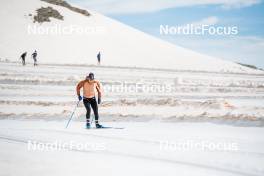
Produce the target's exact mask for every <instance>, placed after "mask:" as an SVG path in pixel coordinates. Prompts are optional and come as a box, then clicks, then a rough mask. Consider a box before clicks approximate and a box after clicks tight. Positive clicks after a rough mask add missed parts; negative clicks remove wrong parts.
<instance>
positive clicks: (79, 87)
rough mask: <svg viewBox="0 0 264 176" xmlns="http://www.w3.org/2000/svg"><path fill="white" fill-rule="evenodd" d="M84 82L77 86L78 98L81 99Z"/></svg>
mask: <svg viewBox="0 0 264 176" xmlns="http://www.w3.org/2000/svg"><path fill="white" fill-rule="evenodd" d="M83 84H84V81H81V82H79V83H78V84H77V86H76V93H77V95H78V98H79V100H80V101H81V100H82V97H81V93H80V91H81V88H82V87H83Z"/></svg>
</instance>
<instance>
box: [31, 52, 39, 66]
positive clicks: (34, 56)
mask: <svg viewBox="0 0 264 176" xmlns="http://www.w3.org/2000/svg"><path fill="white" fill-rule="evenodd" d="M31 56H32V58H33V60H34V66H37V65H38V64H37V56H38V53H37V51H36V50H35V51H34V53H32V55H31Z"/></svg>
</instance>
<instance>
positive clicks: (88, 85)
mask: <svg viewBox="0 0 264 176" xmlns="http://www.w3.org/2000/svg"><path fill="white" fill-rule="evenodd" d="M81 88H83V97H82V96H81V94H80V90H81ZM96 91H97V92H98V104H100V103H101V94H102V93H101V86H100V82H99V81H97V80H95V79H94V74H93V73H89V75H88V76H87V77H86V79H85V80H83V81H80V82H79V83H78V85H77V87H76V92H77V95H78V98H79V101H81V100H83V104H84V106H85V108H86V111H87V112H86V128H87V129H89V128H91V121H90V113H91V107H92V109H93V112H94V116H95V124H96V128H103V126H102V125H100V124H99V114H98V105H97V101H96V98H95V94H96Z"/></svg>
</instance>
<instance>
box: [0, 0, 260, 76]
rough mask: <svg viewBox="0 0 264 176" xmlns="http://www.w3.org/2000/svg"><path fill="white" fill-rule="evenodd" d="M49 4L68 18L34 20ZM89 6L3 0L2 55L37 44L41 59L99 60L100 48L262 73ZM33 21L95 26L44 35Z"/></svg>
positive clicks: (135, 58)
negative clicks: (72, 8)
mask: <svg viewBox="0 0 264 176" xmlns="http://www.w3.org/2000/svg"><path fill="white" fill-rule="evenodd" d="M48 6H50V7H53V8H54V9H56V10H58V11H59V12H60V13H61V14H62V16H63V17H64V20H63V21H62V20H57V19H52V18H51V22H49V23H43V24H38V23H33V16H34V15H35V14H36V10H37V9H38V8H41V7H48ZM88 12H90V13H91V16H89V17H87V16H84V15H81V14H78V13H76V12H73V11H70V10H69V9H66V8H64V7H60V6H56V5H52V4H48V3H46V2H43V1H40V0H27V1H26V3H25V2H24V1H21V0H1V2H0V20H1V28H0V39H1V44H0V58H1V59H3V60H4V59H9V60H12V61H17V60H18V59H19V56H20V55H21V54H22V53H23V52H24V51H28V52H29V53H28V54H29V55H30V54H31V53H32V52H33V51H34V50H35V49H37V51H38V52H39V61H40V62H41V63H62V64H65V63H71V64H96V62H97V61H96V54H97V53H98V52H99V51H101V52H102V64H103V65H111V66H129V67H147V68H159V69H161V68H166V69H174V70H200V71H201V70H202V71H214V72H239V73H263V72H262V71H258V70H253V69H250V68H247V67H244V66H241V65H238V64H235V63H232V62H229V61H224V60H221V59H218V58H213V57H210V56H206V55H202V54H199V53H197V52H193V51H191V50H189V49H185V48H182V47H179V46H176V45H173V44H170V43H168V42H165V41H162V40H160V39H157V38H154V37H152V36H150V35H147V34H145V33H143V32H140V31H138V30H136V29H133V28H131V27H129V26H126V25H124V24H122V23H120V22H117V21H115V20H112V19H110V18H108V17H105V16H103V15H101V14H99V13H96V12H94V11H90V10H89V9H88ZM29 14H32V16H29ZM7 19H8V20H7ZM34 26H37V27H39V28H41V29H42V30H41V31H43V29H44V30H46V29H51V28H52V27H54V26H55V27H56V26H58V28H59V29H58V30H60V29H65V28H67V27H68V29H69V27H72V26H75V27H76V26H77V27H78V28H79V29H81V30H84V29H87V28H88V29H90V30H89V31H90V32H89V33H85V34H84V35H83V34H79V33H78V32H72V33H70V34H68V33H67V32H65V33H59V34H58V35H56V33H55V34H54V33H51V32H50V33H49V34H44V35H43V34H41V32H40V33H39V34H34V33H32V30H29V29H32V28H34ZM92 29H93V30H92ZM30 31H31V32H30ZM67 31H68V30H67ZM94 31H95V32H94Z"/></svg>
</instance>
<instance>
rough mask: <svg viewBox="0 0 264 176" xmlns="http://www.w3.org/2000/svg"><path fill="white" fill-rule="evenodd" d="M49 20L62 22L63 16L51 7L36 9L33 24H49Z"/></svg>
mask: <svg viewBox="0 0 264 176" xmlns="http://www.w3.org/2000/svg"><path fill="white" fill-rule="evenodd" d="M50 18H56V19H59V20H63V16H62V15H61V14H60V13H59V12H58V11H57V10H55V9H53V8H52V7H41V8H39V9H37V15H35V16H34V23H35V22H38V23H43V22H50Z"/></svg>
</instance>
